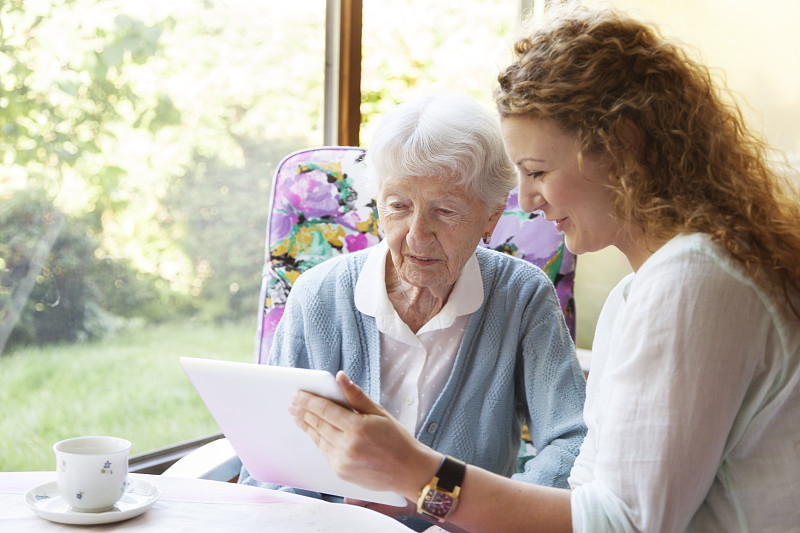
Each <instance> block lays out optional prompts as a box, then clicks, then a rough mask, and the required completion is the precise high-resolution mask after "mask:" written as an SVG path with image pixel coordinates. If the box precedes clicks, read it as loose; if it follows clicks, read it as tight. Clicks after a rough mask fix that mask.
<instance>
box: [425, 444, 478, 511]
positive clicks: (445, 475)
mask: <svg viewBox="0 0 800 533" xmlns="http://www.w3.org/2000/svg"><path fill="white" fill-rule="evenodd" d="M466 471H467V465H466V464H465V463H464V462H463V461H459V460H458V459H455V458H453V457H450V456H449V455H445V456H444V458H443V459H442V464H440V465H439V470H437V471H436V475H435V476H433V479H431V481H430V483H428V484H427V485H425V488H423V489H422V492H421V493H420V495H419V500H418V501H417V511H418V512H419V513H420V514H424V515H427V516H430V517H433V518H435V519H436V520H437V521H438V522H439V523H442V522H444V521H445V520H447V517H448V516H450V514H452V512H453V511H455V509H456V504H457V503H458V495H459V493H460V492H461V484H462V483H463V482H464V473H465V472H466Z"/></svg>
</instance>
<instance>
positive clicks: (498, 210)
mask: <svg viewBox="0 0 800 533" xmlns="http://www.w3.org/2000/svg"><path fill="white" fill-rule="evenodd" d="M506 202H508V195H507V194H506V195H505V197H504V199H503V203H502V204H499V205H498V206H497V207H495V208H494V209H493V210H492V212H491V215H490V216H489V220H488V221H487V222H486V227H485V229H484V232H483V234H484V235H486V234H487V233H488V234H489V235H490V236H491V234H492V233H494V228H495V227H497V223H498V222H500V217H501V216H503V212H504V211H505V210H506ZM486 244H489V243H486Z"/></svg>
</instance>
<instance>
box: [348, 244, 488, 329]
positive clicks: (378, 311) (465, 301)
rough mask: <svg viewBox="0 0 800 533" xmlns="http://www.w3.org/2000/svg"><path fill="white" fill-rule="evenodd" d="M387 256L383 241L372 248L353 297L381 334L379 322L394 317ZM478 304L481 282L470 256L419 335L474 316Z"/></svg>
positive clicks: (481, 287)
mask: <svg viewBox="0 0 800 533" xmlns="http://www.w3.org/2000/svg"><path fill="white" fill-rule="evenodd" d="M388 254H389V246H388V245H387V244H386V241H381V242H379V243H378V244H377V245H375V246H373V247H372V250H370V253H369V255H368V256H367V260H366V261H365V262H364V267H363V268H362V269H361V273H360V274H359V276H358V281H357V282H356V288H355V294H354V299H355V304H356V309H358V310H359V311H361V312H362V313H364V314H365V315H369V316H373V317H375V318H376V319H377V320H378V322H379V329H381V331H383V328H382V327H381V326H380V322H381V321H383V320H388V319H389V318H390V317H392V316H395V317H396V316H397V312H396V311H395V310H394V307H393V306H392V303H391V302H390V301H389V295H388V294H387V292H386V280H385V272H386V271H385V268H386V257H387V255H388ZM481 305H483V279H482V278H481V269H480V265H479V264H478V258H477V257H475V254H472V255H471V256H470V257H469V259H468V260H467V263H466V264H465V265H464V268H463V269H462V270H461V274H460V275H459V277H458V279H457V280H456V283H455V285H454V286H453V290H452V291H450V296H449V297H448V298H447V303H446V304H445V306H444V307H443V308H442V310H441V311H439V314H437V315H436V316H435V317H433V318H432V319H431V320H430V321H429V322H428V323H427V324H426V325H425V326H424V327H423V328H422V329H421V330H420V331H419V333H422V332H423V331H430V330H435V329H444V328H447V327H450V326H451V325H452V324H453V322H454V321H455V319H456V317H459V316H463V315H469V314H471V313H474V312H475V311H477V310H478V309H480V307H481ZM397 318H399V317H397Z"/></svg>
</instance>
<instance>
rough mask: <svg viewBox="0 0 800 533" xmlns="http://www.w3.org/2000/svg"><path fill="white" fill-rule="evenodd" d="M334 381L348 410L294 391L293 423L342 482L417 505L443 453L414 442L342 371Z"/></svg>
mask: <svg viewBox="0 0 800 533" xmlns="http://www.w3.org/2000/svg"><path fill="white" fill-rule="evenodd" d="M336 381H337V383H338V384H339V387H340V388H341V389H342V392H343V393H344V397H345V399H346V400H347V402H348V403H349V404H350V406H351V407H352V409H347V408H346V407H342V406H341V405H339V404H337V403H335V402H332V401H330V400H327V399H325V398H321V397H319V396H316V395H314V394H311V393H308V392H304V391H299V392H297V393H296V394H295V396H294V398H293V401H292V404H291V405H290V406H289V412H290V413H292V414H293V415H294V417H295V423H296V424H297V425H298V426H299V427H300V428H301V429H303V431H305V432H306V433H308V435H309V436H310V437H311V438H312V439H313V441H314V443H315V444H316V445H317V447H318V448H319V449H320V451H322V454H323V455H324V456H325V459H326V460H327V461H328V464H329V465H330V466H331V468H332V469H333V471H334V472H335V473H336V474H337V475H338V476H339V477H341V478H342V479H344V480H346V481H350V482H352V483H356V484H358V485H361V486H362V487H365V488H369V489H375V490H389V491H394V492H398V493H400V494H402V495H403V496H405V497H406V498H408V499H409V500H411V501H412V502H414V501H416V499H417V497H418V496H419V492H420V490H421V489H422V488H423V487H424V486H425V484H426V483H428V482H429V481H430V479H431V478H432V477H433V475H434V473H435V472H436V469H437V468H438V466H439V463H440V462H441V459H442V455H441V454H440V453H438V452H436V451H434V450H432V449H430V448H428V447H427V446H425V445H423V444H422V443H420V442H419V441H417V440H416V439H415V438H414V437H413V436H412V435H411V434H410V433H409V432H408V431H407V430H406V429H405V428H404V427H403V426H402V425H400V423H399V422H397V421H396V420H395V419H394V418H392V417H391V415H389V413H387V412H386V410H385V409H384V408H383V407H381V406H380V405H378V404H377V403H375V402H373V401H372V400H371V399H370V398H369V396H367V395H366V394H365V393H364V391H362V390H361V388H360V387H358V386H357V385H356V384H354V383H353V382H352V381H350V378H348V377H347V375H346V374H345V373H344V372H342V371H339V373H338V374H337V375H336Z"/></svg>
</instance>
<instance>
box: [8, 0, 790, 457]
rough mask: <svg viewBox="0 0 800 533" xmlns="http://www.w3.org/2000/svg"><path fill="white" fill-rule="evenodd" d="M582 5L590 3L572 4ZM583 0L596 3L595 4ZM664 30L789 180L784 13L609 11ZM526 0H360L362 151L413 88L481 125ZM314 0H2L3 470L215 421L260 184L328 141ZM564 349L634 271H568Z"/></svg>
mask: <svg viewBox="0 0 800 533" xmlns="http://www.w3.org/2000/svg"><path fill="white" fill-rule="evenodd" d="M586 1H587V2H589V0H586ZM590 3H594V2H590ZM614 3H615V4H617V5H620V6H623V7H625V8H626V9H629V10H631V11H633V12H635V13H638V14H640V15H643V16H645V17H647V18H651V19H653V20H656V21H657V22H659V23H660V24H661V25H662V27H663V29H664V31H665V33H666V34H668V35H673V36H676V37H677V38H679V39H681V40H683V41H684V42H686V43H687V44H688V45H689V46H691V47H692V48H693V49H694V50H695V53H696V54H697V56H698V57H700V58H701V59H702V60H703V61H704V62H706V63H707V64H709V65H710V66H711V67H712V68H713V69H714V71H715V73H717V75H718V76H719V77H720V79H725V80H727V83H728V84H729V85H730V86H731V87H732V88H733V89H734V90H735V91H736V95H737V98H738V99H739V101H740V103H742V104H743V106H744V109H745V112H746V115H747V118H748V120H750V122H751V124H752V125H753V126H754V127H755V128H756V129H757V130H758V131H761V132H762V133H763V134H764V135H765V136H766V137H767V138H768V139H769V140H770V141H771V142H772V143H773V144H774V145H775V146H776V147H777V148H779V149H780V150H782V151H783V152H784V153H785V155H786V157H788V159H789V161H790V162H791V163H792V164H793V165H794V166H795V168H798V167H800V68H798V67H800V60H799V59H798V57H797V50H799V49H800V33H798V32H797V31H796V28H795V27H794V26H796V22H797V21H798V20H800V4H798V3H796V2H794V1H793V0H762V1H761V2H758V3H756V2H752V1H744V0H670V1H666V0H663V1H656V0H651V1H644V0H642V1H636V2H632V1H624V0H620V1H619V2H614ZM544 9H546V3H545V2H537V1H531V0H523V1H520V0H458V1H455V0H442V1H437V2H429V1H426V0H364V1H363V30H362V64H361V69H362V72H361V82H360V83H361V103H360V111H361V124H360V130H359V134H360V139H361V142H362V144H363V145H365V146H367V148H368V141H369V138H370V135H371V128H372V127H373V125H374V124H375V119H376V118H378V117H380V116H381V114H383V113H384V112H386V111H387V110H388V109H389V108H390V107H392V106H393V105H395V104H396V103H398V102H401V101H404V100H406V99H408V98H410V97H413V96H415V95H417V94H422V93H427V92H464V93H467V94H470V95H471V96H473V97H475V98H476V99H478V100H479V101H481V102H484V103H485V104H486V105H487V107H489V108H490V109H493V105H492V100H491V93H492V89H493V87H494V84H495V81H496V76H497V73H498V72H499V71H500V69H502V68H503V67H504V66H505V65H506V64H507V63H508V62H509V61H510V59H511V51H510V50H511V45H512V43H513V42H514V40H515V38H516V37H517V36H518V35H519V34H520V32H521V25H520V20H521V18H522V17H523V15H531V16H536V14H537V13H541V12H542V11H543V10H544ZM325 17H326V2H325V1H324V0H305V1H303V2H291V3H286V2H264V1H262V0H175V1H172V2H161V1H159V0H138V1H137V2H129V1H124V0H24V1H23V0H2V1H0V158H2V162H1V163H0V406H2V415H0V470H6V471H11V470H50V469H52V468H53V466H52V462H53V458H52V451H51V445H52V443H53V442H55V441H57V440H60V439H63V438H68V437H72V436H76V435H81V434H114V435H118V436H121V437H126V438H129V439H130V440H132V441H133V443H134V446H133V450H132V452H133V453H134V454H141V453H143V452H146V451H149V450H153V449H158V448H162V447H166V446H170V445H173V444H175V443H180V442H184V441H188V440H191V439H195V438H197V437H201V436H204V435H208V434H211V433H215V432H216V431H218V428H217V427H216V425H215V424H214V422H213V420H212V419H211V418H210V416H209V415H208V413H207V411H206V410H205V407H204V406H203V404H202V402H201V401H200V400H199V398H198V397H197V395H196V393H195V392H194V389H193V388H192V387H191V385H190V384H189V382H188V380H187V379H186V378H185V376H184V375H183V374H182V371H181V370H180V367H179V366H178V365H177V357H178V356H182V355H192V356H200V357H214V358H221V359H232V360H240V361H251V360H252V350H253V345H254V339H255V331H256V313H257V308H258V305H259V303H260V302H259V301H258V300H259V296H258V294H259V284H260V280H261V266H262V264H263V260H264V239H265V227H266V222H267V203H268V200H269V187H270V183H271V176H272V172H273V171H274V169H275V166H276V165H277V163H278V162H279V161H280V159H282V158H283V157H284V156H285V155H287V154H288V153H290V152H292V151H294V150H297V149H300V148H305V147H309V146H317V145H321V144H323V143H324V139H325V138H324V134H323V129H324V124H323V118H324V116H325V112H326V110H325V105H326V104H325V102H326V100H325V90H324V79H323V78H324V71H325V62H326V56H325V42H326V35H325V32H326V21H325ZM577 265H578V266H577V277H576V279H577V282H576V294H577V297H576V302H577V305H576V307H577V316H578V326H577V335H578V346H579V347H581V348H591V342H592V337H593V331H594V324H595V322H596V319H597V314H598V313H599V310H600V306H601V305H602V302H603V300H604V299H605V297H606V295H607V293H608V291H609V290H610V289H611V287H613V285H614V284H615V283H616V282H617V281H618V280H619V279H620V278H621V277H623V276H624V275H625V274H627V273H628V272H629V271H630V268H629V267H628V265H627V263H626V262H625V260H624V258H623V257H622V255H621V254H619V253H618V252H616V251H615V250H606V251H603V252H598V253H594V254H587V255H584V256H581V257H580V258H579V259H578V263H577Z"/></svg>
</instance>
